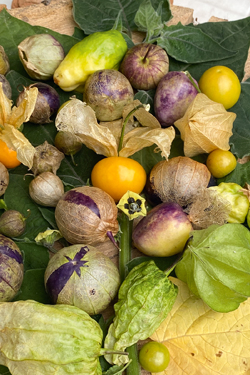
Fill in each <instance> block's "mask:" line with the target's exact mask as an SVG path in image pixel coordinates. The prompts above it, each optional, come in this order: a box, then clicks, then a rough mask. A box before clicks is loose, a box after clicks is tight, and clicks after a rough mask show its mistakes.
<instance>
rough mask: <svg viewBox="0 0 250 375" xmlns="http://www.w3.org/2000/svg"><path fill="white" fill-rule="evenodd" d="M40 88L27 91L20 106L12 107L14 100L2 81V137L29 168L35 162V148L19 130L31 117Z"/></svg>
mask: <svg viewBox="0 0 250 375" xmlns="http://www.w3.org/2000/svg"><path fill="white" fill-rule="evenodd" d="M37 95H38V89H37V88H36V87H34V88H32V90H29V91H25V95H24V98H23V100H22V102H21V103H20V105H19V106H18V107H15V106H13V107H12V104H13V102H12V100H10V99H8V98H7V96H6V95H5V94H4V92H3V88H2V83H1V82H0V125H1V128H0V139H1V140H2V141H4V142H5V143H6V144H7V146H8V148H10V149H13V150H15V151H16V153H17V159H18V160H19V161H20V162H21V163H22V164H24V165H26V166H27V167H29V169H30V168H31V167H32V164H33V157H34V154H35V148H34V147H33V146H32V144H31V143H30V142H29V141H28V139H27V138H26V137H25V136H24V135H23V134H22V133H21V132H20V131H19V130H18V129H19V128H20V127H21V125H22V124H23V123H24V122H27V121H29V118H30V116H31V114H32V112H33V110H34V108H35V104H36V99H37Z"/></svg>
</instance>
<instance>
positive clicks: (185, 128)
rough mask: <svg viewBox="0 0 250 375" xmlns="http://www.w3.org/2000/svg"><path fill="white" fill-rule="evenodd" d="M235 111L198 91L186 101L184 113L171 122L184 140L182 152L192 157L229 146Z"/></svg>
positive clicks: (225, 148)
mask: <svg viewBox="0 0 250 375" xmlns="http://www.w3.org/2000/svg"><path fill="white" fill-rule="evenodd" d="M235 118H236V114H235V113H233V112H228V111H226V110H225V108H224V106H223V105H222V104H220V103H216V102H214V101H212V100H210V99H209V98H208V97H207V96H206V95H205V94H202V93H199V94H197V95H196V97H195V99H194V100H193V101H192V103H191V104H190V105H189V107H188V109H187V111H186V113H185V115H184V116H183V117H182V118H181V119H179V120H177V121H176V122H175V123H174V125H175V126H176V127H177V128H178V129H179V131H180V133H181V139H182V140H183V141H184V154H185V156H188V157H193V156H196V155H199V154H202V153H210V152H211V151H213V150H215V149H221V150H225V151H227V150H229V148H230V146H229V139H230V137H231V135H232V129H233V122H234V120H235Z"/></svg>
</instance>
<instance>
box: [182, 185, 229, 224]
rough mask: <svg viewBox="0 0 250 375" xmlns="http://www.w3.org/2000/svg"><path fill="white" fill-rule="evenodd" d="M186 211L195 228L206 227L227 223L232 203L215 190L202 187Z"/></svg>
mask: <svg viewBox="0 0 250 375" xmlns="http://www.w3.org/2000/svg"><path fill="white" fill-rule="evenodd" d="M186 211H187V212H188V218H189V220H190V221H191V223H192V225H193V228H194V229H206V228H208V227H209V226H210V225H213V224H218V225H223V224H226V223H227V218H228V215H229V213H230V211H231V203H230V202H228V201H227V200H226V199H223V198H222V197H221V196H219V195H218V194H216V192H215V191H212V190H209V189H207V188H201V189H199V190H198V191H197V195H196V199H195V201H194V202H193V203H192V205H191V206H189V207H188V209H187V210H186Z"/></svg>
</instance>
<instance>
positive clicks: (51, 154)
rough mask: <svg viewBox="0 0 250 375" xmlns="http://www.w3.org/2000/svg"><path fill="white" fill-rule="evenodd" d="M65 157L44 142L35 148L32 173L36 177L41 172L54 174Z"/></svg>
mask: <svg viewBox="0 0 250 375" xmlns="http://www.w3.org/2000/svg"><path fill="white" fill-rule="evenodd" d="M64 157H65V155H64V153H63V152H61V151H59V150H58V149H57V148H56V147H54V146H53V145H51V144H49V143H48V142H47V141H45V142H44V143H43V144H41V145H39V146H37V147H36V148H35V154H34V159H33V166H32V169H31V170H32V172H33V173H34V175H35V176H36V175H38V174H40V173H43V172H52V173H54V174H56V172H57V170H58V168H59V167H60V165H61V161H62V160H63V159H64Z"/></svg>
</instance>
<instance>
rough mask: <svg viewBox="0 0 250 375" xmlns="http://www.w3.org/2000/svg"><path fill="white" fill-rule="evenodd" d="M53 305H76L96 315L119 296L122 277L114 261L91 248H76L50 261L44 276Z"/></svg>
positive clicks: (57, 254) (82, 246)
mask: <svg viewBox="0 0 250 375" xmlns="http://www.w3.org/2000/svg"><path fill="white" fill-rule="evenodd" d="M44 280H45V288H46V290H47V292H48V294H49V295H50V297H51V299H52V301H53V303H58V304H66V305H73V306H76V307H79V308H80V309H82V310H84V311H85V312H87V313H88V314H89V315H95V314H99V313H101V312H102V311H103V310H105V309H106V308H107V307H108V305H109V304H110V303H111V301H112V300H113V299H114V297H115V296H116V294H117V291H118V288H119V286H120V274H119V270H118V268H117V266H116V265H115V264H114V263H113V262H112V261H111V260H110V258H109V257H108V256H106V255H104V254H103V253H101V252H100V251H98V250H97V249H96V248H95V247H93V246H90V245H82V244H79V245H72V246H68V247H64V248H63V249H61V250H59V251H58V252H57V253H56V254H55V255H53V257H52V258H51V259H50V261H49V263H48V266H47V268H46V270H45V275H44Z"/></svg>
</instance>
